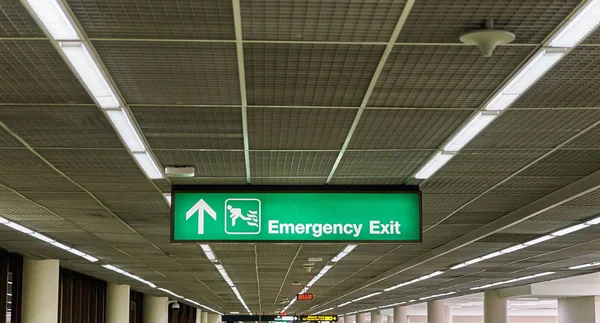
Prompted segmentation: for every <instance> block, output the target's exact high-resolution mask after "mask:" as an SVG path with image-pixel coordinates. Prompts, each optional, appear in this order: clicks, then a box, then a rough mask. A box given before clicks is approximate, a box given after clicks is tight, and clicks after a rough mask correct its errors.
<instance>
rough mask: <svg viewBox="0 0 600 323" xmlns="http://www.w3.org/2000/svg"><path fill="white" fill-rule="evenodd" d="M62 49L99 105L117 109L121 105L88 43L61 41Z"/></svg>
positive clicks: (104, 107)
mask: <svg viewBox="0 0 600 323" xmlns="http://www.w3.org/2000/svg"><path fill="white" fill-rule="evenodd" d="M60 49H61V50H62V52H63V54H65V56H66V57H67V60H68V61H69V63H71V66H73V69H75V71H76V72H77V75H79V77H80V78H81V81H82V82H83V84H84V85H85V87H86V88H87V89H88V90H89V91H90V93H91V94H92V96H93V97H94V99H95V100H96V102H97V103H98V106H100V107H101V108H103V109H111V108H112V109H115V108H118V107H120V106H121V103H119V100H118V99H117V96H116V95H115V93H114V92H113V90H112V88H111V87H110V85H108V82H107V81H106V78H105V77H104V74H102V72H101V71H100V68H98V64H96V61H94V58H93V57H92V55H91V54H90V51H89V50H88V48H87V46H86V44H84V43H82V42H61V43H60Z"/></svg>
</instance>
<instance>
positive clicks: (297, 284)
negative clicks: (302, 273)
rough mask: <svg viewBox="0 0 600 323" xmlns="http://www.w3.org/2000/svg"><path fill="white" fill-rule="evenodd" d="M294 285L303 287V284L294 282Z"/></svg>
mask: <svg viewBox="0 0 600 323" xmlns="http://www.w3.org/2000/svg"><path fill="white" fill-rule="evenodd" d="M292 285H293V286H301V285H302V283H301V282H292Z"/></svg>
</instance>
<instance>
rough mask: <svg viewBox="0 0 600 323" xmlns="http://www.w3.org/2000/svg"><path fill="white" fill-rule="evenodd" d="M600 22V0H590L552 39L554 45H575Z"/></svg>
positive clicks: (569, 46)
mask: <svg viewBox="0 0 600 323" xmlns="http://www.w3.org/2000/svg"><path fill="white" fill-rule="evenodd" d="M598 24H600V1H598V0H589V1H588V2H587V3H586V4H585V5H584V6H583V7H582V8H581V9H580V10H579V11H578V12H577V13H576V14H575V15H574V16H573V17H572V18H571V19H570V20H569V22H567V23H566V24H565V25H564V26H563V27H562V28H561V29H560V31H559V32H558V33H557V34H556V36H554V37H552V39H551V40H550V46H552V47H567V48H571V47H575V46H576V45H577V44H579V43H580V42H581V41H583V40H584V39H585V38H586V37H587V36H589V35H590V34H591V33H592V31H594V29H596V28H597V27H598Z"/></svg>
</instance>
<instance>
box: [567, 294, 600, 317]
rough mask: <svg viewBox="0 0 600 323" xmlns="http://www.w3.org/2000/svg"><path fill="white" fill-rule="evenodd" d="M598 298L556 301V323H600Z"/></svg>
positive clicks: (575, 298) (570, 298)
mask: <svg viewBox="0 0 600 323" xmlns="http://www.w3.org/2000/svg"><path fill="white" fill-rule="evenodd" d="M598 302H600V298H599V297H598V296H582V297H569V298H559V299H558V323H600V311H599V306H600V304H599V303H598Z"/></svg>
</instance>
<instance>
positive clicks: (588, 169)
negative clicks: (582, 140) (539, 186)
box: [521, 149, 600, 177]
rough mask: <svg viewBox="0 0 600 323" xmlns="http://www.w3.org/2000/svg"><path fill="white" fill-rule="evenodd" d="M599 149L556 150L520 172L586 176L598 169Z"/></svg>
mask: <svg viewBox="0 0 600 323" xmlns="http://www.w3.org/2000/svg"><path fill="white" fill-rule="evenodd" d="M598 165H600V150H592V149H590V150H558V151H556V152H554V153H552V154H550V155H549V156H547V157H546V158H544V159H542V160H540V161H539V162H537V163H535V164H534V165H532V166H531V167H529V168H528V169H526V170H525V171H523V172H522V173H521V175H523V176H547V175H549V174H551V175H552V176H580V177H583V176H586V175H589V174H591V173H593V172H595V171H597V170H598Z"/></svg>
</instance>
